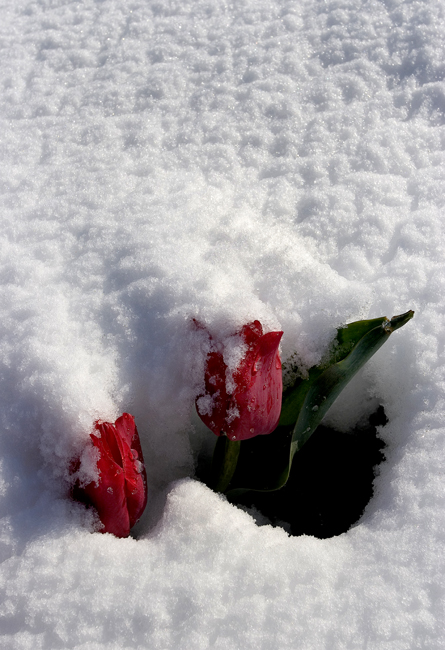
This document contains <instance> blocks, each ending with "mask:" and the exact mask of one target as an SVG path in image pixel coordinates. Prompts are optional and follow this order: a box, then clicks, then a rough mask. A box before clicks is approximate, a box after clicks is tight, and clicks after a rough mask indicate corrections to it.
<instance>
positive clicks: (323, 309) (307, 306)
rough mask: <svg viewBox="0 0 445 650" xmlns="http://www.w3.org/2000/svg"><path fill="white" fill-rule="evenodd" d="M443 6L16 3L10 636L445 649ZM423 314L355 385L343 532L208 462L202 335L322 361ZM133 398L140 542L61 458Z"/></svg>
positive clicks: (60, 644) (14, 642) (339, 1)
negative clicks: (380, 320)
mask: <svg viewBox="0 0 445 650" xmlns="http://www.w3.org/2000/svg"><path fill="white" fill-rule="evenodd" d="M444 14H445V4H444V2H443V0H405V1H403V0H363V1H362V2H357V1H356V0H310V1H308V0H236V2H233V3H228V2H224V1H223V0H129V1H128V2H124V1H123V0H120V1H119V0H83V1H81V2H79V0H75V1H74V0H4V2H3V3H2V5H1V8H0V15H1V21H0V83H1V94H0V105H1V107H0V132H1V137H0V147H1V158H0V164H1V174H0V187H1V190H0V191H1V208H0V209H1V213H0V215H1V216H0V218H1V232H0V254H1V263H0V291H1V298H0V309H1V318H0V328H1V337H0V362H1V373H0V446H1V451H0V459H1V460H0V516H1V528H0V557H1V561H2V564H1V570H0V635H1V647H2V648H5V649H6V650H25V649H32V650H39V649H43V650H57V649H59V648H66V649H68V648H69V649H76V650H105V649H106V650H130V649H131V650H133V649H141V650H142V649H144V650H145V649H147V648H150V650H169V649H172V650H190V649H191V648H193V649H194V650H206V649H207V648H211V649H214V650H239V649H240V648H242V649H243V650H259V649H261V650H276V649H277V648H279V649H280V650H286V649H289V650H290V649H292V650H295V649H300V648H301V650H303V649H304V650H312V649H313V650H321V649H323V648H326V649H329V650H340V649H347V650H356V649H357V650H359V649H360V650H362V649H364V648H366V649H367V650H407V649H408V648H409V649H410V650H414V649H418V650H420V649H428V650H439V649H442V648H443V647H445V633H444V631H445V621H444V618H445V617H444V611H445V608H444V605H445V603H444V581H443V576H444V570H445V567H444V558H445V553H444V550H445V549H444V541H445V529H444V514H443V513H444V505H445V503H444V478H443V477H444V474H443V468H444V462H445V459H444V428H445V415H444V412H445V398H444V386H445V372H444V371H445V353H444V345H445V329H444V325H445V322H444V321H445V309H444V302H445V270H444V246H445V234H444V225H443V224H444V217H445V214H444V205H445V191H444V190H445V155H444V148H445V81H444V77H445V52H444V49H445V47H444V43H445V41H444V38H443V35H444V33H445V17H444ZM408 309H414V310H415V311H416V315H415V318H414V320H413V321H411V322H410V323H409V324H408V325H407V326H406V327H405V328H403V329H402V330H400V331H398V332H396V333H394V335H393V336H392V337H391V339H390V341H389V342H388V343H387V344H386V345H385V346H384V348H382V350H380V351H379V353H378V354H377V355H376V356H375V357H374V358H373V359H372V361H371V362H370V363H369V364H368V365H367V367H366V369H365V370H364V371H363V372H362V373H361V374H360V376H359V377H357V379H356V381H355V382H354V383H353V384H351V385H350V387H349V388H348V389H347V391H346V392H345V394H344V396H343V397H341V398H340V399H339V400H338V401H337V403H336V404H335V405H334V407H333V409H332V412H331V414H330V415H329V416H328V422H330V423H331V424H332V423H334V424H335V426H337V427H338V428H341V429H343V430H345V431H347V430H349V429H350V428H351V427H353V426H354V425H355V424H356V422H357V421H358V420H359V419H360V418H361V417H363V416H364V415H366V414H369V413H371V412H372V410H373V409H374V407H375V405H376V404H378V403H381V404H383V405H384V408H385V411H386V414H387V416H388V418H389V424H388V425H387V426H386V427H385V428H384V429H383V430H382V435H383V436H384V439H385V441H386V443H387V444H388V447H387V450H386V455H387V460H386V462H385V463H383V464H382V466H381V467H380V473H379V476H378V477H377V478H376V481H375V495H374V498H373V499H372V501H371V502H370V504H369V505H368V507H367V509H366V510H365V512H364V514H363V516H362V518H361V520H360V521H359V522H358V523H357V525H356V526H355V527H353V528H352V529H350V530H349V531H348V532H347V533H345V534H343V535H340V536H338V537H335V538H332V539H326V540H317V539H315V538H311V537H299V538H297V537H289V536H288V535H287V534H286V532H285V531H284V530H282V529H281V528H272V527H271V526H261V527H260V526H257V524H256V523H255V521H254V519H253V518H252V517H251V516H250V514H248V513H247V512H244V511H242V510H240V509H237V508H235V507H234V506H232V505H230V504H229V503H228V502H227V501H226V500H225V499H224V498H222V497H220V496H218V495H216V494H215V493H213V492H212V491H211V490H209V489H208V488H207V487H205V486H204V485H202V484H201V483H199V482H198V481H196V480H195V479H194V478H193V476H194V463H195V462H196V458H197V453H198V451H199V450H200V449H201V448H202V447H203V446H204V447H206V445H207V446H208V447H211V445H213V442H214V436H213V434H211V433H210V432H209V431H207V430H206V429H205V427H204V426H203V425H201V423H200V421H199V418H198V417H197V416H196V413H195V407H194V401H195V398H196V396H197V395H199V393H200V391H201V390H202V386H203V369H204V358H205V354H206V345H208V344H206V340H207V335H206V334H205V332H204V331H202V332H200V331H199V329H197V328H196V327H195V326H194V325H193V321H192V319H193V318H195V319H197V320H198V321H199V322H200V323H202V324H204V325H205V326H206V327H207V328H208V330H209V331H210V333H211V334H212V335H213V336H214V337H215V338H217V339H218V340H221V341H224V340H225V339H227V338H229V337H230V336H233V334H234V333H235V332H236V331H237V329H239V328H240V327H241V326H242V325H243V324H244V323H246V322H249V321H252V320H254V319H258V320H260V321H261V322H262V324H263V326H264V328H265V331H273V330H283V331H284V336H283V339H282V356H283V359H284V360H285V359H286V358H288V357H289V356H290V355H291V354H293V353H294V352H296V353H297V356H298V359H299V361H300V364H301V367H302V368H305V367H308V366H310V365H312V364H314V363H316V362H317V361H319V360H320V359H321V358H322V356H323V354H324V353H325V351H326V349H327V346H328V345H329V343H330V341H331V340H332V338H333V336H334V333H335V329H336V328H337V327H338V326H339V325H341V324H342V323H346V322H348V321H352V320H356V319H359V318H366V317H377V316H383V315H386V316H388V317H391V316H392V315H394V314H399V313H401V312H404V311H407V310H408ZM123 411H128V412H130V413H132V414H133V415H134V416H135V418H136V423H137V425H138V428H139V432H140V434H141V441H142V445H143V449H144V454H145V457H146V464H147V473H148V481H149V504H148V508H147V511H146V514H145V516H144V518H143V519H142V521H141V522H140V524H139V525H138V527H137V528H136V529H135V531H134V533H135V534H134V538H129V539H116V538H114V537H112V536H110V535H101V534H98V533H94V532H93V531H94V526H95V522H94V517H93V515H92V513H91V512H88V511H86V510H85V509H84V507H83V506H81V505H79V504H74V503H73V502H71V501H70V499H69V496H68V492H69V466H70V462H71V461H72V460H73V459H74V458H75V457H76V456H78V455H79V454H80V453H81V452H82V449H83V448H84V445H85V441H86V440H87V439H88V436H89V433H90V432H91V430H92V427H93V422H94V420H95V419H97V418H101V419H103V420H111V421H114V419H115V418H116V417H117V416H119V415H120V414H121V413H122V412H123Z"/></svg>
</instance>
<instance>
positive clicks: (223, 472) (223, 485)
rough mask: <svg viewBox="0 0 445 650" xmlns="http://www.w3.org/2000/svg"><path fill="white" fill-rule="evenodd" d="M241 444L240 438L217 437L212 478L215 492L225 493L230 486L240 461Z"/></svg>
mask: <svg viewBox="0 0 445 650" xmlns="http://www.w3.org/2000/svg"><path fill="white" fill-rule="evenodd" d="M240 446H241V441H240V440H229V438H228V437H227V436H219V438H218V439H217V441H216V445H215V451H214V452H213V460H212V475H211V480H210V486H211V487H212V488H213V489H214V490H215V492H223V493H224V492H225V491H226V490H227V488H228V487H229V485H230V481H231V480H232V477H233V475H234V473H235V469H236V464H237V462H238V456H239V452H240Z"/></svg>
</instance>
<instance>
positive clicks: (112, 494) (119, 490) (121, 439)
mask: <svg viewBox="0 0 445 650" xmlns="http://www.w3.org/2000/svg"><path fill="white" fill-rule="evenodd" d="M95 428H96V432H94V433H91V434H90V439H91V443H92V445H93V447H94V449H95V450H96V453H97V452H98V460H97V471H98V480H97V481H92V482H91V483H88V485H85V486H84V487H80V486H79V485H76V487H75V488H74V490H73V497H74V498H75V499H76V500H78V501H82V502H84V503H87V504H89V505H92V506H94V507H95V508H96V510H97V512H98V514H99V519H100V520H101V522H102V525H103V527H102V528H101V530H100V532H101V533H112V534H113V535H116V537H128V535H129V533H130V528H132V526H134V524H135V523H136V522H137V521H138V520H139V518H140V517H141V515H142V513H143V511H144V509H145V506H146V504H147V477H146V473H145V467H144V459H143V456H142V449H141V443H140V441H139V435H138V431H137V428H136V425H135V422H134V417H133V416H132V415H129V414H128V413H124V414H123V415H121V417H120V418H118V419H117V420H116V422H115V423H114V424H111V423H110V422H100V421H98V422H96V423H95Z"/></svg>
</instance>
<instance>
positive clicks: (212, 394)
mask: <svg viewBox="0 0 445 650" xmlns="http://www.w3.org/2000/svg"><path fill="white" fill-rule="evenodd" d="M239 335H240V337H241V339H242V341H243V343H244V344H245V345H247V346H248V347H247V351H246V353H245V355H244V357H243V359H242V360H241V363H240V364H239V365H238V367H237V368H236V370H235V372H233V374H232V381H230V377H229V376H228V375H229V373H228V368H227V365H226V364H225V362H224V359H223V355H222V353H221V352H220V351H213V352H210V354H209V355H208V357H207V361H206V367H205V393H204V395H201V396H199V397H198V398H197V400H196V406H197V411H198V414H199V417H200V418H201V420H202V421H203V422H204V424H206V425H207V426H208V427H209V429H211V430H212V431H213V433H215V434H216V435H217V436H221V435H224V434H225V435H227V436H228V437H229V439H230V440H247V439H248V438H253V437H254V436H261V435H266V434H268V433H271V432H272V431H273V430H274V429H275V428H276V427H277V425H278V420H279V419H280V412H281V396H282V391H283V383H282V372H281V361H280V354H279V351H278V346H279V344H280V340H281V337H282V336H283V332H269V333H268V334H263V328H262V326H261V323H260V322H259V321H257V320H256V321H254V322H253V323H249V324H248V325H244V327H243V328H242V330H241V332H239ZM227 379H229V382H227ZM228 386H229V388H228Z"/></svg>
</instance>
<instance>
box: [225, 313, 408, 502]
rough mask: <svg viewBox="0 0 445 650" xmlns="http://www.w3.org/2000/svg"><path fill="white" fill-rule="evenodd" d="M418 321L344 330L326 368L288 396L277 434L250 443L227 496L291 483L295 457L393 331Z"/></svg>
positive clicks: (402, 319) (398, 319) (379, 321)
mask: <svg viewBox="0 0 445 650" xmlns="http://www.w3.org/2000/svg"><path fill="white" fill-rule="evenodd" d="M413 316H414V312H413V311H408V312H406V313H405V314H401V315H400V316H394V317H393V318H392V319H391V320H388V319H387V318H385V317H382V318H374V319H372V320H366V321H357V322H355V323H350V324H349V325H346V326H345V327H342V328H340V329H339V330H338V332H337V336H336V339H335V341H334V344H333V346H332V348H331V350H330V351H329V353H328V355H327V356H326V357H325V359H324V360H323V361H322V362H321V364H320V365H318V366H314V367H313V368H311V369H310V370H309V373H308V377H307V378H306V379H302V378H300V377H298V378H297V379H296V381H295V382H294V384H293V385H292V386H290V387H288V388H287V389H286V391H285V392H284V394H283V404H282V410H281V417H280V422H279V426H278V427H277V429H276V430H275V431H274V432H273V433H271V434H269V435H268V436H257V437H256V438H252V439H251V440H245V441H244V442H243V444H242V445H241V450H240V454H239V458H238V464H237V468H236V471H235V474H234V476H233V479H232V481H231V484H230V486H229V487H230V490H229V491H228V492H227V495H228V496H229V498H236V496H237V495H238V494H240V493H242V492H245V491H247V490H277V489H279V488H281V487H283V485H285V484H286V481H287V479H288V477H289V472H290V468H291V465H292V459H293V457H294V454H295V453H296V452H297V451H298V450H299V449H301V447H302V446H303V445H304V443H305V442H306V441H307V440H308V439H309V437H310V436H311V435H312V433H313V432H314V431H315V429H316V428H317V426H318V425H319V424H320V422H321V421H322V419H323V418H324V416H325V415H326V413H327V411H328V410H329V408H330V406H331V405H332V404H333V402H334V401H335V400H336V399H337V397H338V396H339V394H340V393H341V391H342V390H343V388H345V386H346V385H347V384H348V383H349V381H350V380H351V379H352V377H354V375H355V374H356V373H357V372H358V371H359V370H360V369H361V368H362V367H363V366H364V365H365V363H366V362H367V361H368V360H369V359H370V358H371V357H372V356H373V355H374V354H375V353H376V352H377V350H378V349H379V348H380V347H381V346H382V345H383V344H384V343H385V341H387V340H388V338H389V336H390V335H391V333H392V332H393V331H395V330H396V329H399V328H400V327H402V326H403V325H405V324H406V323H407V322H408V321H409V320H410V319H411V318H412V317H413Z"/></svg>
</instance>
